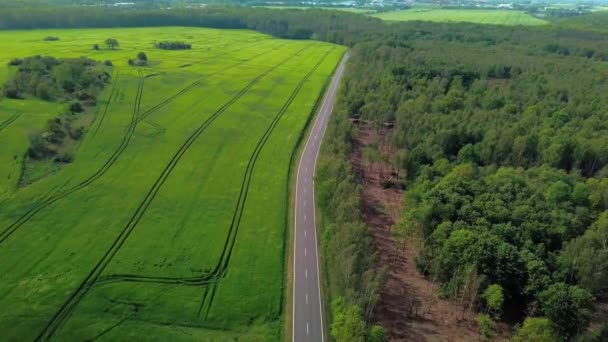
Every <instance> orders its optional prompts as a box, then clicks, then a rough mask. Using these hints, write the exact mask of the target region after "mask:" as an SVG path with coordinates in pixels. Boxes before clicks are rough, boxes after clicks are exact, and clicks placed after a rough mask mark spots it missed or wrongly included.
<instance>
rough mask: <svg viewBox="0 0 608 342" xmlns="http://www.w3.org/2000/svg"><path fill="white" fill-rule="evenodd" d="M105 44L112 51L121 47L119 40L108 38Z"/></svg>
mask: <svg viewBox="0 0 608 342" xmlns="http://www.w3.org/2000/svg"><path fill="white" fill-rule="evenodd" d="M104 43H105V44H106V46H107V47H108V49H110V50H114V49H116V48H117V47H119V46H120V44H119V43H118V40H116V39H114V38H108V39H106V40H105V42H104Z"/></svg>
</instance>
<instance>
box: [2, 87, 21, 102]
mask: <svg viewBox="0 0 608 342" xmlns="http://www.w3.org/2000/svg"><path fill="white" fill-rule="evenodd" d="M4 96H6V97H8V98H9V99H20V98H21V94H20V93H19V89H17V87H16V86H15V85H14V84H10V83H8V84H6V85H5V86H4Z"/></svg>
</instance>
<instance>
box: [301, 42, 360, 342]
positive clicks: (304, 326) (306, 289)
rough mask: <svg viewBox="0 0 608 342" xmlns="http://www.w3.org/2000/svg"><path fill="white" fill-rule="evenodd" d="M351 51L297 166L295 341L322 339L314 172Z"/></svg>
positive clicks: (340, 69)
mask: <svg viewBox="0 0 608 342" xmlns="http://www.w3.org/2000/svg"><path fill="white" fill-rule="evenodd" d="M347 59H348V52H347V53H346V54H345V55H344V57H343V58H342V61H341V62H340V65H339V66H338V68H337V69H336V72H335V73H334V76H333V78H332V80H331V83H330V85H329V88H328V90H327V92H326V94H325V98H324V99H323V103H322V104H321V108H320V109H319V113H318V115H317V119H316V121H315V124H314V127H313V128H312V130H311V131H310V135H309V136H308V140H307V141H306V145H305V146H304V151H303V152H302V156H301V157H300V163H299V165H298V175H297V179H296V202H295V211H296V212H295V235H294V236H295V237H294V242H293V243H294V260H293V263H294V265H293V272H294V276H293V329H292V330H293V341H294V342H303V341H315V342H316V341H321V342H323V341H324V339H325V335H324V331H323V308H322V305H321V303H322V301H321V282H320V280H319V255H318V253H317V245H318V243H317V226H316V221H315V194H314V174H315V167H316V164H317V157H318V155H319V148H320V147H321V141H322V139H323V134H324V133H325V128H326V127H327V122H328V120H329V115H330V114H331V111H332V109H333V106H334V101H335V99H336V94H337V90H338V86H339V84H340V79H341V78H342V75H343V73H344V65H345V63H346V60H347Z"/></svg>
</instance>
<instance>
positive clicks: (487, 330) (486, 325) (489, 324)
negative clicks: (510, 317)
mask: <svg viewBox="0 0 608 342" xmlns="http://www.w3.org/2000/svg"><path fill="white" fill-rule="evenodd" d="M477 322H478V323H479V333H480V334H481V336H483V337H485V338H492V337H493V336H494V321H492V319H491V318H490V316H488V315H485V314H482V315H479V316H478V317H477Z"/></svg>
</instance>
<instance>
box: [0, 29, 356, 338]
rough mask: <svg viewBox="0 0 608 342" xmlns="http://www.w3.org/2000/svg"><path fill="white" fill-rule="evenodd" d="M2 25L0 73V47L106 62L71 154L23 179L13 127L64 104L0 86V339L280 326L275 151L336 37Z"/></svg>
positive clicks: (314, 87)
mask: <svg viewBox="0 0 608 342" xmlns="http://www.w3.org/2000/svg"><path fill="white" fill-rule="evenodd" d="M46 36H56V37H58V38H59V40H58V41H43V38H44V37H46ZM110 37H112V38H115V39H117V40H118V41H119V43H120V47H119V48H118V49H116V50H110V49H106V48H105V46H104V45H103V42H104V40H105V39H106V38H110ZM0 39H2V41H4V42H6V43H5V44H4V48H3V49H1V50H0V78H2V82H4V80H5V79H7V78H8V77H10V74H11V69H10V68H9V67H8V66H7V62H8V61H9V60H11V59H12V58H15V57H27V56H32V55H37V54H41V55H49V56H53V57H79V56H87V57H89V58H91V59H94V60H99V61H104V60H111V61H112V62H113V65H114V66H113V67H112V68H111V73H112V79H111V84H109V85H108V86H107V87H106V88H105V89H104V91H103V93H102V95H101V96H100V98H99V99H98V103H97V106H96V112H97V115H96V119H95V121H94V123H93V124H92V125H91V127H90V128H89V129H88V131H87V133H86V135H85V137H84V139H83V140H82V142H81V144H80V146H79V147H78V151H77V153H76V155H75V159H74V161H73V162H72V163H69V164H66V165H65V166H63V167H61V168H58V169H57V170H54V171H53V172H51V173H49V174H48V175H47V176H46V177H43V178H41V179H39V180H38V181H36V182H34V183H32V184H30V185H27V186H19V183H18V181H19V175H20V172H21V169H22V168H23V156H24V154H25V151H26V150H27V148H28V144H29V140H28V135H29V134H30V132H31V131H32V130H35V129H40V128H42V127H44V125H45V123H46V122H47V120H49V119H50V118H53V117H54V116H55V115H56V114H57V113H59V112H60V111H61V110H62V108H63V107H64V106H66V105H65V104H62V103H53V102H44V101H41V100H34V99H29V98H28V99H26V100H9V99H1V100H0V145H1V146H2V148H1V149H0V307H2V308H3V310H1V312H0V332H1V335H2V339H5V340H32V339H36V338H40V339H49V338H53V339H59V340H94V339H95V340H107V341H114V340H133V339H137V338H139V339H146V340H158V341H167V340H211V341H224V340H225V341H228V340H230V341H233V340H235V339H238V340H248V341H249V340H279V339H280V336H281V329H282V326H283V322H282V319H283V306H284V303H283V299H284V293H283V289H284V286H285V272H286V268H285V255H286V245H285V243H286V242H285V239H286V234H287V224H288V201H287V199H288V195H289V193H288V192H289V190H288V189H289V187H288V175H289V165H290V163H291V157H292V153H293V151H294V149H295V146H296V144H297V142H298V140H299V138H300V136H301V134H302V131H303V128H304V127H305V125H306V123H307V121H308V120H309V118H310V116H311V113H312V110H313V109H314V106H315V104H316V102H317V99H318V97H319V95H320V94H321V92H322V90H323V87H324V85H325V84H326V82H327V81H328V79H329V76H330V74H331V73H332V72H333V70H334V68H335V66H336V65H337V63H338V61H339V60H340V58H341V56H342V54H343V53H344V48H343V47H340V46H336V45H332V44H326V43H321V42H312V41H290V40H280V39H274V38H271V37H269V36H265V35H262V34H258V33H254V32H250V31H239V30H213V29H200V28H180V27H174V28H146V29H143V28H142V29H89V30H48V31H47V30H45V31H11V32H0ZM162 40H169V41H175V40H180V41H184V42H188V43H191V44H192V50H179V51H167V50H160V49H155V48H154V47H153V44H154V42H155V41H162ZM93 44H100V45H101V47H102V48H101V49H100V50H99V51H95V50H93V49H92V46H93ZM140 51H143V52H145V53H146V54H147V56H148V60H149V65H148V66H147V67H133V66H129V65H128V59H129V58H134V57H135V55H136V54H137V53H138V52H140Z"/></svg>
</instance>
